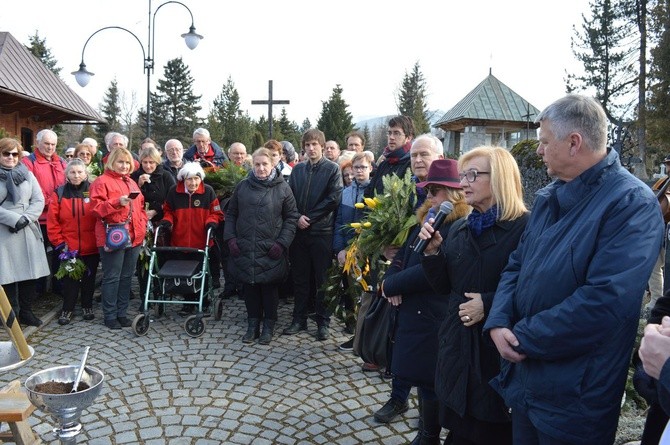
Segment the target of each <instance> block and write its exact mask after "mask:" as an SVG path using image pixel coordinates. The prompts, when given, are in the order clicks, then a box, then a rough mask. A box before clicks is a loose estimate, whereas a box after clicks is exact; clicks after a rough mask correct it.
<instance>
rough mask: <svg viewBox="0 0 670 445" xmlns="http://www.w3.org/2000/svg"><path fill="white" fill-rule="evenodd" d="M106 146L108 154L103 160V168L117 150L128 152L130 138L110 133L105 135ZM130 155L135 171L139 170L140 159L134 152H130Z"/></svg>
mask: <svg viewBox="0 0 670 445" xmlns="http://www.w3.org/2000/svg"><path fill="white" fill-rule="evenodd" d="M105 145H106V146H107V154H106V155H105V156H104V157H103V158H102V165H103V166H104V165H105V164H106V163H107V158H109V155H110V153H111V152H113V151H114V150H116V149H117V148H125V149H127V150H128V136H126V135H125V134H121V133H117V132H114V131H110V132H109V133H107V134H106V135H105ZM128 151H130V150H128ZM130 154H131V156H132V157H133V163H134V165H135V169H134V170H138V169H139V168H140V161H139V158H138V157H137V155H136V154H135V153H133V152H132V151H131V152H130Z"/></svg>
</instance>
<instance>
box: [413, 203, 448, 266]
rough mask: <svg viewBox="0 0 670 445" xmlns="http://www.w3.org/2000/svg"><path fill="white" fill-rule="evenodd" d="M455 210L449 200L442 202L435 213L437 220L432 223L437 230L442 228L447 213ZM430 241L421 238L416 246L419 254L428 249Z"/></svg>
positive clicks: (415, 248) (415, 249)
mask: <svg viewBox="0 0 670 445" xmlns="http://www.w3.org/2000/svg"><path fill="white" fill-rule="evenodd" d="M453 210H454V205H453V204H452V203H450V202H449V201H444V202H443V203H442V204H440V211H439V212H437V215H435V222H434V223H433V225H432V227H433V229H434V230H435V232H437V231H438V230H440V227H442V224H443V223H444V220H445V219H447V215H449V214H450V213H451V212H452V211H453ZM433 234H434V233H433ZM428 243H430V239H420V240H419V242H418V243H416V245H415V246H414V252H416V253H418V254H419V255H421V254H423V251H424V250H426V246H427V245H428Z"/></svg>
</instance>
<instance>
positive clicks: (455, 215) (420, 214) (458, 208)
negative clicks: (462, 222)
mask: <svg viewBox="0 0 670 445" xmlns="http://www.w3.org/2000/svg"><path fill="white" fill-rule="evenodd" d="M452 204H453V205H454V210H453V211H452V212H451V213H450V214H449V215H447V218H446V219H445V220H444V222H445V223H450V222H452V221H456V220H457V219H460V218H464V217H466V216H468V215H469V214H470V212H471V211H472V207H470V206H469V205H468V204H467V203H466V202H465V198H463V199H460V200H458V201H456V202H453V203H452ZM431 206H432V205H431V203H430V201H428V200H426V201H425V202H424V203H423V204H422V205H421V207H419V208H418V209H416V220H417V223H418V224H423V220H424V219H425V218H426V215H427V214H428V211H429V210H430V208H431Z"/></svg>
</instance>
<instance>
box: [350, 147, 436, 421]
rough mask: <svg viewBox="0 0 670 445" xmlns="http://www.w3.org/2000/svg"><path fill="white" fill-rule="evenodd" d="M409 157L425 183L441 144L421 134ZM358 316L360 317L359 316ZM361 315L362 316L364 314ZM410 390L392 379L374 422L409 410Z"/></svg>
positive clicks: (419, 191)
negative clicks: (389, 389) (386, 399)
mask: <svg viewBox="0 0 670 445" xmlns="http://www.w3.org/2000/svg"><path fill="white" fill-rule="evenodd" d="M409 155H410V168H411V169H412V174H413V175H412V179H413V180H414V182H417V183H418V182H422V181H425V180H426V178H427V177H428V169H430V166H431V164H432V163H433V161H436V160H438V159H443V158H444V155H443V154H442V142H441V141H440V140H439V139H438V138H436V137H435V136H433V135H431V134H422V135H421V136H418V137H417V138H416V139H414V140H413V141H412V146H411V148H410V150H409ZM416 197H417V200H416V204H415V208H419V207H420V206H421V205H423V203H424V202H425V201H426V197H427V192H426V191H424V189H423V188H421V187H417V188H416ZM397 251H398V248H389V249H387V250H386V254H387V255H389V257H391V258H394V257H395V254H396V253H397ZM358 315H359V316H361V314H358ZM362 315H363V316H364V315H365V314H362ZM352 343H353V342H352ZM343 346H344V345H343ZM352 346H353V345H352ZM362 369H363V371H364V372H373V371H378V370H379V367H378V366H376V365H373V364H371V363H364V364H363V366H362ZM411 390H412V385H410V384H408V383H406V382H405V381H403V380H400V379H396V378H393V381H392V382H391V397H389V400H388V401H387V402H386V403H385V404H384V405H383V406H382V407H381V408H380V409H378V410H377V411H376V412H375V413H374V418H375V420H376V421H378V422H381V423H390V422H391V421H393V419H395V418H396V417H397V416H398V415H400V414H402V413H404V412H406V411H407V410H408V409H409V404H408V402H407V400H408V399H409V393H410V391H411Z"/></svg>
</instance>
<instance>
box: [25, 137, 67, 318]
mask: <svg viewBox="0 0 670 445" xmlns="http://www.w3.org/2000/svg"><path fill="white" fill-rule="evenodd" d="M36 141H37V147H36V149H35V150H33V152H32V153H31V154H30V155H29V156H26V157H24V158H23V159H22V162H23V163H24V164H25V166H26V167H28V170H30V171H31V172H32V173H33V175H35V178H36V179H37V182H38V183H39V184H40V188H41V189H42V194H43V195H44V210H43V211H42V214H41V215H40V217H39V223H40V229H41V230H42V238H43V239H44V249H45V251H47V252H48V250H49V247H53V246H52V245H51V243H50V242H49V238H48V237H47V213H48V211H49V203H50V201H51V195H53V194H54V191H55V190H56V189H57V188H58V187H60V186H61V185H63V184H64V183H65V167H66V166H67V162H65V160H64V159H61V158H60V157H59V156H58V154H57V153H56V145H57V144H58V135H56V133H55V132H54V131H53V130H50V129H48V128H46V129H44V130H41V131H39V132H38V133H37V136H36ZM58 265H59V261H58V255H56V254H55V253H52V254H51V264H50V267H51V272H52V273H55V272H56V270H57V269H58ZM47 288H48V286H47V282H46V280H40V281H39V282H38V292H44V291H46V290H47ZM52 289H53V290H54V292H56V293H60V286H59V282H58V280H56V279H55V278H53V286H52ZM30 321H32V322H33V323H30V322H29V323H28V324H30V325H33V326H39V325H40V324H41V323H42V322H41V321H39V319H37V318H35V319H34V320H32V319H31V320H30ZM38 321H39V323H37V322H38Z"/></svg>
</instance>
